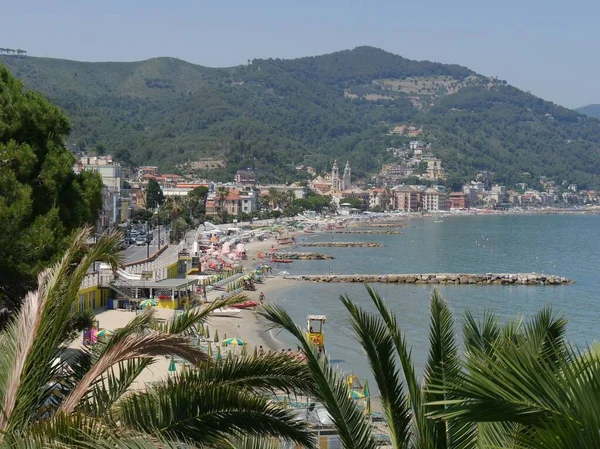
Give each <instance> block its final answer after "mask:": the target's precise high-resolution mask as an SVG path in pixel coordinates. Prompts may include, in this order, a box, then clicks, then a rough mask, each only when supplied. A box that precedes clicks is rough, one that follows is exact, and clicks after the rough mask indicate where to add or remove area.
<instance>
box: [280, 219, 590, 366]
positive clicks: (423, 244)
mask: <svg viewBox="0 0 600 449" xmlns="http://www.w3.org/2000/svg"><path fill="white" fill-rule="evenodd" d="M436 221H437V219H436V218H424V219H414V220H412V221H410V222H409V223H410V225H409V226H408V227H406V228H403V229H402V231H403V232H404V234H402V235H358V234H333V235H332V234H320V235H314V236H312V235H310V236H309V235H307V236H306V237H304V236H303V237H301V239H306V240H307V241H309V240H314V241H322V240H335V241H375V242H380V243H382V244H383V245H385V246H384V247H383V248H301V247H300V248H297V249H298V250H299V251H302V250H306V251H319V252H323V253H327V254H331V255H333V256H335V257H336V259H335V260H331V261H297V262H294V263H293V264H290V266H289V267H285V270H286V271H289V272H290V274H302V273H327V272H328V271H329V270H330V269H331V270H333V271H334V272H336V273H339V272H340V271H341V272H343V273H344V274H352V273H381V274H383V273H432V272H466V273H486V272H504V273H507V272H510V273H517V272H538V273H546V274H556V275H562V276H567V277H570V278H572V279H574V280H575V281H576V283H575V284H573V285H569V286H560V287H525V286H458V285H457V286H440V287H439V290H440V291H441V293H442V295H443V296H444V297H445V298H446V299H447V301H448V302H449V304H450V307H451V308H452V311H453V312H454V316H455V320H456V329H457V330H458V331H460V326H461V322H462V318H463V316H464V312H465V311H466V310H470V311H471V312H472V313H473V314H474V315H475V316H476V317H482V316H483V312H484V311H485V310H489V311H493V312H495V313H496V314H497V315H498V316H499V317H501V318H502V320H506V319H508V318H513V317H516V316H519V315H521V316H525V317H527V316H531V315H532V314H534V313H535V312H536V311H537V310H539V309H540V308H541V307H543V306H544V305H548V304H549V305H552V307H553V308H554V309H555V310H556V311H558V312H561V313H563V314H565V315H566V316H567V318H568V320H569V325H568V337H569V339H570V340H571V342H572V343H574V344H576V345H578V346H584V345H586V344H587V343H591V342H593V341H595V340H597V339H599V329H600V277H599V267H600V242H599V239H598V235H599V233H598V231H599V230H600V216H593V215H575V216H572V215H529V216H525V215H523V216H515V215H504V216H473V217H449V218H444V219H443V221H441V222H436ZM375 287H376V289H377V290H378V291H379V292H380V294H381V295H382V296H383V297H385V298H386V300H387V303H388V304H389V306H390V307H391V309H392V310H393V311H394V312H395V313H396V314H397V316H398V318H399V322H400V323H401V325H402V329H403V331H404V332H405V333H406V337H407V341H408V342H409V344H410V345H411V347H412V354H413V359H414V361H415V364H416V366H417V370H418V372H422V368H423V366H424V363H425V360H426V359H427V351H428V325H429V321H428V317H429V313H428V307H429V295H430V292H431V289H432V287H430V286H422V285H390V284H376V285H375ZM342 294H347V295H349V296H350V297H351V298H352V299H354V300H355V301H356V302H358V303H360V304H361V305H363V306H365V307H366V308H368V309H374V308H373V307H372V306H371V301H370V299H369V298H368V297H367V294H366V291H365V289H364V286H362V285H360V284H313V283H304V282H298V283H297V284H295V286H294V287H292V288H290V289H288V290H286V291H284V292H282V293H281V294H280V295H279V297H278V298H277V303H278V304H279V305H281V306H283V307H285V308H286V309H287V311H288V312H289V313H290V314H291V316H292V317H293V318H294V320H295V321H296V322H297V323H298V324H300V325H301V326H305V325H306V324H305V321H306V315H308V314H324V315H327V318H328V319H327V323H326V326H325V342H326V343H325V345H326V348H327V351H328V352H329V353H330V354H331V358H332V361H335V362H336V363H338V364H339V365H340V367H341V369H343V370H344V371H347V372H354V373H356V374H358V375H359V376H360V377H367V376H368V372H369V370H368V366H367V364H366V360H365V357H364V355H363V353H362V350H361V349H360V348H359V347H358V346H357V344H356V343H355V340H354V337H353V333H352V330H351V328H350V326H349V324H348V319H347V312H346V310H345V308H344V307H343V305H342V304H341V302H340V300H339V296H340V295H342ZM274 337H275V338H276V339H277V340H279V341H280V342H281V343H282V345H286V346H287V345H290V346H291V345H292V344H293V340H291V339H289V337H288V336H286V335H284V334H277V335H274ZM294 347H295V346H294ZM368 377H370V376H368Z"/></svg>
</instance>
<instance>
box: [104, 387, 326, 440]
mask: <svg viewBox="0 0 600 449" xmlns="http://www.w3.org/2000/svg"><path fill="white" fill-rule="evenodd" d="M115 419H116V420H118V422H120V423H121V425H124V426H126V427H129V428H132V429H135V430H137V431H142V432H146V433H149V434H156V435H163V436H164V437H166V438H169V439H175V440H176V439H181V438H184V439H187V440H190V441H193V442H194V443H196V444H206V445H209V446H210V445H212V444H215V443H217V442H219V441H223V440H224V439H227V438H230V437H242V436H244V435H247V436H255V437H277V438H282V439H284V440H287V441H293V442H296V443H299V444H302V445H304V446H306V447H312V445H313V442H314V439H313V437H312V436H311V434H310V432H308V431H307V430H306V427H305V425H304V424H303V423H302V422H300V421H298V420H297V417H296V416H295V415H294V414H293V413H291V412H289V411H287V410H285V409H283V408H281V407H280V406H278V405H276V404H274V403H270V402H268V401H267V399H266V398H265V397H264V396H261V395H259V394H256V393H254V392H252V391H249V390H244V389H239V388H236V387H234V386H229V385H200V386H198V385H195V384H194V383H188V382H186V378H178V379H177V380H169V381H167V382H166V383H163V384H161V385H158V386H155V387H153V388H152V389H151V390H149V391H148V392H144V393H137V394H132V395H130V396H128V397H127V398H125V399H124V400H123V401H121V402H120V404H119V408H118V414H117V416H116V417H115ZM257 423H260V425H257Z"/></svg>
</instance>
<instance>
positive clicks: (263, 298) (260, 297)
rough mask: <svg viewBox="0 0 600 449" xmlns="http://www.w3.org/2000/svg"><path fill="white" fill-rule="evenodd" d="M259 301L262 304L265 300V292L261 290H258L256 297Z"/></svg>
mask: <svg viewBox="0 0 600 449" xmlns="http://www.w3.org/2000/svg"><path fill="white" fill-rule="evenodd" d="M258 299H259V301H260V303H261V304H264V302H265V294H264V293H263V292H260V295H259V297H258Z"/></svg>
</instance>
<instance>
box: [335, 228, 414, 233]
mask: <svg viewBox="0 0 600 449" xmlns="http://www.w3.org/2000/svg"><path fill="white" fill-rule="evenodd" d="M327 232H328V233H329V234H404V233H403V232H402V231H389V230H385V229H363V230H359V229H353V230H340V231H327Z"/></svg>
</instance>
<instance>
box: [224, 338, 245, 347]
mask: <svg viewBox="0 0 600 449" xmlns="http://www.w3.org/2000/svg"><path fill="white" fill-rule="evenodd" d="M223 342H224V343H225V344H226V345H227V346H244V345H245V344H246V342H245V341H244V340H242V339H241V338H237V337H232V338H227V339H225V340H223Z"/></svg>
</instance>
